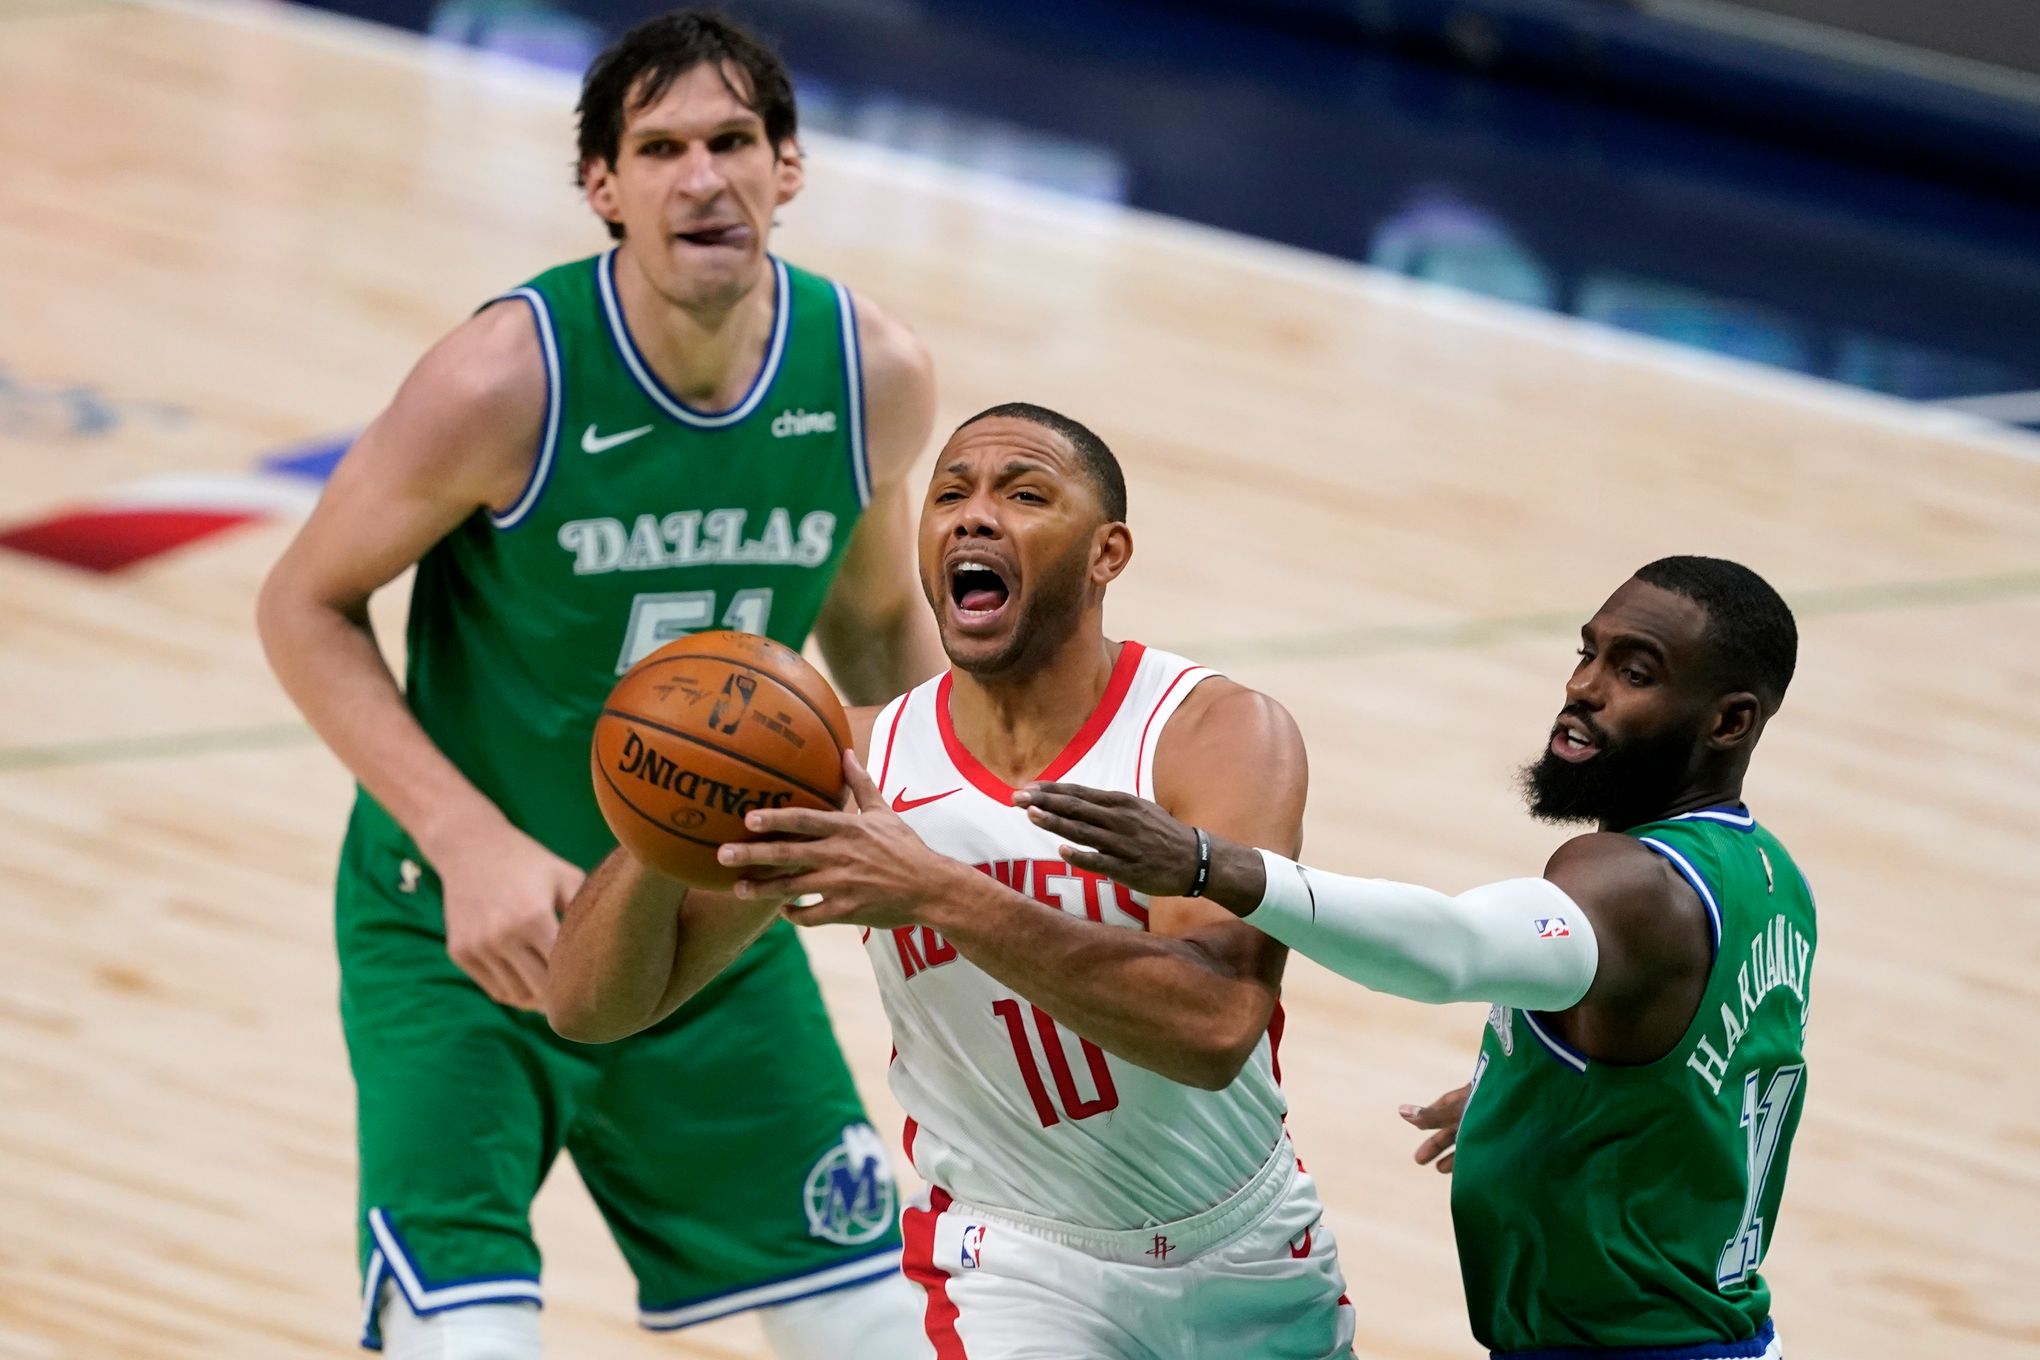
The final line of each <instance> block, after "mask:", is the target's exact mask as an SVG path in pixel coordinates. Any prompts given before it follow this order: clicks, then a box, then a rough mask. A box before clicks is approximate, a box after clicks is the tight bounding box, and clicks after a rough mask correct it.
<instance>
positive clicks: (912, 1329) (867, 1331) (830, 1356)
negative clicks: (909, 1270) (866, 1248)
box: [758, 1272, 934, 1360]
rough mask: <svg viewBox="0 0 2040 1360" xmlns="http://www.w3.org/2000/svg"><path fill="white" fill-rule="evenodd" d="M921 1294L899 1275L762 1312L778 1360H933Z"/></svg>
mask: <svg viewBox="0 0 2040 1360" xmlns="http://www.w3.org/2000/svg"><path fill="white" fill-rule="evenodd" d="M923 1307H924V1304H923V1301H922V1297H921V1291H920V1290H918V1289H916V1288H914V1286H913V1285H911V1284H909V1283H907V1279H906V1277H905V1276H903V1275H900V1274H898V1273H897V1272H894V1273H891V1274H887V1275H882V1276H880V1277H879V1278H878V1279H876V1280H873V1281H871V1282H870V1283H869V1284H860V1285H853V1286H852V1287H850V1288H848V1289H838V1290H834V1291H832V1292H830V1293H827V1294H817V1295H815V1296H813V1297H812V1298H805V1299H799V1300H796V1301H795V1302H793V1303H782V1304H776V1305H774V1306H773V1307H771V1308H762V1309H760V1310H759V1311H758V1319H759V1321H760V1322H762V1323H763V1324H764V1326H765V1340H766V1343H767V1344H768V1345H770V1346H771V1347H772V1353H773V1355H775V1356H777V1357H778V1360H919V1358H920V1357H924V1356H925V1357H928V1360H933V1357H934V1350H933V1348H932V1347H931V1346H930V1345H929V1343H928V1338H927V1333H926V1332H924V1331H923V1330H922V1329H921V1314H922V1310H923Z"/></svg>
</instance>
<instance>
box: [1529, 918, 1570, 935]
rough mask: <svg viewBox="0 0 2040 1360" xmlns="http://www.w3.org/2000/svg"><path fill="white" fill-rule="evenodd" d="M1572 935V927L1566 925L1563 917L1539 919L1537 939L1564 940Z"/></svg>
mask: <svg viewBox="0 0 2040 1360" xmlns="http://www.w3.org/2000/svg"><path fill="white" fill-rule="evenodd" d="M1571 934H1572V927H1571V926H1569V925H1567V924H1566V923H1565V918H1564V917H1563V916H1540V917H1538V918H1537V938H1538V939H1540V940H1563V939H1565V938H1566V937H1567V936H1569V935H1571Z"/></svg>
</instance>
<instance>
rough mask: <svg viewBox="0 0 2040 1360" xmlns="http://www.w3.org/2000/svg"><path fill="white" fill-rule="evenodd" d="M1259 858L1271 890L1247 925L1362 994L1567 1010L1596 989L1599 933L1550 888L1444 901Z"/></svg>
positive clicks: (1405, 887)
mask: <svg viewBox="0 0 2040 1360" xmlns="http://www.w3.org/2000/svg"><path fill="white" fill-rule="evenodd" d="M1261 859H1262V861H1263V863H1264V864H1265V865H1266V868H1267V872H1268V887H1267V891H1266V893H1265V894H1264V895H1263V896H1262V898H1261V905H1260V906H1258V907H1256V908H1255V909H1254V910H1253V911H1252V912H1250V913H1248V914H1247V916H1246V918H1245V919H1246V921H1247V923H1248V924H1249V925H1252V926H1255V927H1257V928H1258V929H1260V930H1261V931H1263V932H1265V933H1266V934H1268V935H1270V936H1272V937H1273V938H1275V939H1277V940H1280V941H1281V942H1282V943H1284V944H1286V945H1288V946H1289V947H1290V948H1291V949H1294V950H1295V951H1296V952H1297V953H1299V954H1304V955H1307V956H1308V957H1310V958H1313V959H1316V960H1317V961H1318V962H1319V963H1321V964H1323V965H1324V966H1325V967H1327V968H1329V969H1331V970H1332V971H1333V972H1335V973H1338V974H1341V975H1342V976H1345V977H1349V978H1351V979H1352V980H1353V981H1355V982H1357V983H1359V984H1360V985H1361V986H1363V987H1371V988H1373V989H1374V990H1375V991H1377V992H1389V993H1391V994H1393V995H1395V996H1406V997H1408V998H1410V999H1411V1000H1412V1001H1428V1002H1431V1003H1434V1004H1442V1003H1444V1002H1448V1001H1487V1002H1495V1003H1499V1004H1501V1005H1504V1006H1517V1007H1520V1008H1522V1009H1524V1010H1533V1011H1562V1010H1566V1009H1568V1008H1569V1007H1571V1006H1574V1005H1576V1004H1577V1003H1578V1002H1579V1000H1580V998H1581V997H1583V996H1585V995H1586V994H1587V988H1588V987H1589V986H1591V985H1592V984H1593V981H1594V969H1595V967H1596V966H1597V965H1598V964H1599V962H1600V948H1599V946H1598V945H1597V944H1596V943H1595V941H1594V927H1593V925H1592V924H1591V923H1590V922H1589V921H1588V920H1587V914H1586V913H1585V912H1584V911H1581V910H1580V908H1579V904H1578V903H1576V902H1574V901H1573V900H1572V898H1570V897H1568V896H1567V895H1566V892H1565V890H1564V889H1563V888H1561V887H1559V886H1558V885H1557V884H1556V883H1553V882H1552V881H1551V880H1549V879H1544V878H1510V879H1504V880H1503V881H1501V882H1500V883H1489V884H1487V885H1486V886H1484V887H1479V888H1474V889H1472V890H1471V891H1468V892H1463V893H1461V894H1460V895H1459V896H1457V897H1448V896H1446V895H1445V894H1444V893H1441V892H1436V891H1434V890H1432V889H1430V888H1420V887H1418V886H1416V885H1415V884H1413V883H1390V882H1388V881H1386V880H1384V879H1379V878H1348V877H1346V876H1345V875H1344V874H1329V873H1326V872H1324V871H1323V870H1321V869H1306V868H1304V867H1303V866H1302V865H1301V864H1298V863H1296V862H1295V861H1294V860H1287V859H1284V858H1283V857H1282V856H1280V855H1275V854H1270V853H1269V852H1268V851H1266V850H1263V851H1262V852H1261Z"/></svg>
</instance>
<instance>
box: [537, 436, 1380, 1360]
mask: <svg viewBox="0 0 2040 1360" xmlns="http://www.w3.org/2000/svg"><path fill="white" fill-rule="evenodd" d="M936 461H937V470H936V474H935V478H934V480H933V482H932V483H931V484H930V486H929V488H928V494H927V498H926V500H925V501H924V503H923V505H922V511H921V533H920V547H921V585H922V588H923V590H925V591H926V593H927V595H928V600H929V603H930V604H931V605H932V606H933V607H934V610H935V615H936V620H937V626H938V627H939V629H940V631H941V635H942V643H943V647H944V650H945V651H947V653H948V655H949V660H950V669H949V671H948V672H947V673H946V674H944V675H942V676H941V677H939V678H938V679H935V680H931V681H929V682H928V683H926V684H923V685H921V686H920V687H919V688H916V689H914V690H912V691H910V692H909V693H907V694H906V695H905V696H903V697H901V698H899V699H895V700H894V701H893V702H892V703H890V704H888V705H887V706H886V707H885V708H884V710H883V711H880V712H873V711H872V710H870V709H860V710H855V711H854V713H853V718H852V724H853V726H854V727H855V728H856V730H857V733H858V744H859V746H860V748H861V749H862V750H864V751H865V752H866V753H867V761H868V763H869V765H870V767H871V768H872V769H874V770H876V771H877V772H878V778H877V780H876V782H874V781H873V780H871V779H870V778H869V777H868V776H867V775H866V774H865V773H864V769H863V766H862V765H860V764H859V763H858V762H857V761H856V760H855V759H854V758H851V759H849V760H846V769H847V772H848V775H849V778H850V781H851V787H852V788H853V790H854V791H855V794H856V801H857V810H856V811H855V812H842V813H799V812H786V811H779V812H761V813H756V814H753V815H752V816H751V817H750V818H749V819H747V820H748V824H749V825H751V826H752V827H753V829H755V830H757V831H759V832H777V833H781V834H782V835H786V836H790V837H799V838H804V839H793V840H784V841H778V842H772V843H767V842H753V843H745V844H739V845H730V846H725V847H724V848H723V850H722V851H721V855H722V858H723V861H724V862H725V863H727V864H731V865H736V866H741V867H744V868H746V870H747V872H748V873H749V874H750V875H751V877H750V879H749V880H747V881H745V882H743V883H740V884H739V885H738V895H737V896H735V897H715V896H710V895H707V894H698V893H686V894H684V896H683V894H682V890H681V889H680V888H679V887H678V886H677V885H676V884H674V883H672V882H671V881H669V880H665V879H663V878H662V877H661V876H660V875H658V874H657V873H656V872H654V871H652V870H650V869H647V868H645V867H644V866H642V865H640V864H639V863H637V862H636V861H635V860H633V859H631V858H630V857H629V856H628V855H627V854H625V853H624V852H622V851H619V852H617V853H616V854H615V855H613V856H612V857H611V858H610V859H609V860H608V861H606V862H605V863H604V864H603V865H602V866H601V867H600V868H599V869H597V870H596V872H595V874H594V875H593V876H592V877H591V878H590V879H589V881H588V884H587V886H586V887H585V888H583V889H582V891H581V894H580V895H579V896H578V897H577V898H576V899H575V901H574V903H573V905H572V907H571V908H570V909H569V910H568V913H567V918H566V921H565V923H564V925H563V926H562V929H561V933H560V941H559V947H558V950H557V952H556V954H555V956H554V964H553V972H552V977H551V1014H552V1017H553V1022H554V1024H556V1025H558V1026H559V1027H560V1028H561V1029H562V1030H563V1031H564V1032H566V1033H569V1034H574V1035H577V1036H579V1037H583V1038H589V1039H608V1038H613V1037H616V1036H619V1035H622V1034H625V1033H628V1032H630V1031H632V1030H635V1029H638V1028H640V1027H642V1026H646V1025H651V1024H656V1023H658V1021H659V1019H660V1017H661V1016H663V1015H664V1014H666V1013H667V1012H668V1011H670V1010H671V1009H672V1008H673V1007H675V1006H678V1005H679V1004H680V1003H681V1002H682V1001H684V1000H685V999H686V998H687V997H688V996H689V995H691V994H692V993H694V992H695V991H696V990H698V989H699V988H701V987H702V986H703V985H704V983H705V982H706V980H707V979H708V978H710V977H712V976H713V975H714V973H715V970H716V969H717V968H718V967H719V966H721V964H722V962H723V961H724V960H726V959H728V958H730V957H733V956H734V955H736V953H737V951H738V950H739V949H741V948H742V946H743V944H744V941H745V940H747V939H748V938H749V937H750V936H751V935H753V934H755V933H756V932H757V931H759V930H762V929H764V928H765V927H766V925H767V924H768V923H770V922H771V921H773V920H774V919H775V918H776V917H777V915H778V914H779V911H780V904H781V903H784V902H786V901H787V900H788V898H789V896H796V897H800V898H803V899H804V897H805V895H806V894H809V893H818V894H820V895H821V898H820V903H819V905H814V906H808V907H804V908H790V907H789V908H788V909H787V910H786V914H787V915H789V916H791V917H792V918H793V919H794V920H796V921H798V922H800V923H802V924H805V925H820V924H828V923H836V922H843V923H849V924H853V925H858V926H861V927H863V928H864V931H865V947H866V950H867V952H868V954H869V956H870V959H871V964H872V968H873V970H874V971H875V972H876V973H877V975H878V982H879V989H880V992H881V994H882V996H883V997H884V1000H885V1007H886V1013H887V1015H888V1016H889V1017H890V1019H891V1022H892V1034H893V1042H894V1045H895V1047H896V1048H897V1056H896V1057H895V1058H894V1060H893V1064H892V1071H891V1080H892V1088H893V1091H894V1093H895V1094H897V1095H898V1096H899V1099H900V1103H901V1104H902V1105H903V1106H904V1107H905V1108H906V1111H907V1113H908V1115H909V1118H908V1121H907V1126H906V1151H907V1156H908V1157H909V1159H910V1160H911V1161H912V1163H913V1165H914V1167H915V1169H916V1170H918V1171H919V1172H920V1173H921V1174H922V1175H923V1176H924V1177H926V1178H927V1179H928V1181H929V1182H931V1188H930V1190H929V1191H928V1194H927V1198H926V1199H924V1200H923V1201H922V1202H921V1203H920V1204H918V1205H917V1206H916V1207H914V1208H912V1209H910V1210H908V1212H907V1214H906V1237H907V1249H906V1267H907V1273H908V1274H909V1275H910V1276H911V1277H912V1278H914V1279H915V1280H916V1281H918V1282H919V1283H920V1284H921V1285H922V1286H923V1287H924V1288H925V1290H926V1291H927V1293H926V1309H925V1322H926V1328H927V1333H928V1337H929V1339H930V1343H931V1345H932V1350H933V1353H934V1354H935V1355H937V1356H939V1357H943V1360H953V1358H954V1357H962V1356H969V1357H971V1360H1000V1357H1012V1360H1020V1358H1021V1357H1033V1356H1082V1357H1085V1360H1156V1357H1163V1356H1166V1357H1170V1360H1194V1358H1196V1357H1209V1358H1210V1360H1221V1358H1223V1360H1237V1358H1238V1357H1242V1356H1253V1357H1256V1360H1291V1358H1294V1360H1302V1358H1303V1357H1327V1356H1343V1355H1345V1354H1347V1353H1348V1348H1349V1345H1350V1342H1351V1338H1352V1332H1353V1322H1352V1308H1351V1306H1350V1305H1349V1304H1347V1302H1346V1300H1345V1298H1344V1293H1343V1289H1344V1286H1343V1284H1342V1282H1341V1279H1340V1274H1339V1266H1338V1260H1337V1254H1336V1248H1335V1245H1334V1243H1333V1240H1332V1234H1331V1231H1330V1229H1329V1228H1328V1227H1327V1226H1326V1225H1325V1223H1324V1222H1323V1220H1322V1215H1323V1209H1322V1207H1321V1205H1320V1204H1319V1202H1318V1199H1317V1195H1316V1192H1315V1190H1314V1189H1313V1188H1312V1184H1311V1180H1310V1178H1309V1177H1308V1176H1307V1175H1305V1174H1304V1171H1303V1168H1302V1166H1301V1165H1300V1164H1299V1163H1298V1161H1297V1158H1296V1153H1295V1151H1294V1150H1293V1149H1292V1148H1291V1146H1290V1144H1289V1140H1288V1138H1287V1136H1286V1135H1285V1134H1284V1132H1283V1128H1282V1116H1283V1100H1282V1095H1281V1092H1280V1090H1279V1088H1278V1087H1277V1084H1276V1079H1275V1061H1274V1058H1275V1055H1274V1039H1275V1037H1276V1036H1278V1035H1279V1033H1280V1028H1281V1019H1280V1012H1279V1010H1278V1008H1277V988H1278V984H1279V982H1280V978H1281V972H1282V963H1283V959H1284V957H1285V951H1284V950H1283V948H1282V947H1281V946H1280V945H1279V944H1277V943H1275V942H1274V941H1273V940H1271V939H1269V938H1268V937H1267V936H1266V935H1264V934H1261V933H1260V932H1258V931H1256V930H1254V929H1253V928H1252V927H1249V926H1244V925H1242V924H1241V923H1240V922H1239V921H1238V920H1237V919H1235V918H1234V917H1233V915H1232V914H1231V913H1230V912H1228V911H1226V910H1225V909H1223V908H1221V907H1215V906H1213V905H1212V904H1211V903H1208V902H1201V901H1197V900H1195V897H1194V895H1190V894H1186V893H1185V892H1184V891H1183V889H1182V888H1178V889H1176V890H1175V891H1173V892H1172V893H1170V894H1165V895H1154V896H1150V895H1149V894H1146V893H1141V892H1127V891H1124V890H1121V889H1118V888H1115V887H1114V886H1113V885H1112V884H1111V883H1109V882H1108V881H1107V880H1105V879H1104V878H1103V877H1102V876H1101V875H1098V874H1095V873H1090V872H1087V871H1081V870H1076V869H1072V868H1070V867H1069V866H1068V865H1066V864H1064V863H1063V862H1062V861H1061V860H1059V859H1058V858H1056V854H1055V850H1056V845H1057V841H1056V838H1055V837H1053V836H1051V835H1049V834H1048V833H1047V832H1044V831H1042V830H1041V829H1040V828H1038V827H1035V826H1033V825H1032V824H1030V823H1029V821H1028V819H1027V816H1026V814H1025V813H1023V812H1022V811H1021V810H1020V809H1018V808H1016V807H1014V806H1013V790H1014V788H1015V786H1016V785H1019V784H1022V783H1025V782H1026V781H1027V780H1029V779H1032V778H1035V777H1036V776H1039V775H1043V774H1046V775H1048V776H1050V777H1060V776H1063V775H1065V774H1067V775H1070V776H1072V777H1075V778H1080V779H1084V780H1087V781H1089V782H1091V783H1095V784H1100V785H1103V786H1105V787H1110V788H1121V789H1125V790H1127V791H1129V792H1130V793H1142V794H1150V793H1151V794H1152V795H1153V796H1154V797H1155V798H1157V799H1159V800H1160V801H1161V803H1162V804H1163V805H1164V806H1166V807H1170V808H1172V809H1174V810H1175V811H1176V812H1178V813H1180V814H1181V815H1183V816H1185V817H1187V818H1190V819H1191V820H1193V821H1197V822H1199V823H1200V824H1205V823H1208V824H1211V825H1217V826H1222V827H1224V828H1226V832H1227V834H1228V835H1229V836H1231V837H1233V838H1234V839H1236V840H1238V841H1240V842H1241V843H1243V844H1248V845H1266V846H1271V847H1274V848H1276V849H1278V850H1283V851H1285V852H1290V851H1294V849H1295V848H1296V846H1297V843H1298V839H1299V835H1300V823H1301V817H1302V812H1303V800H1304V785H1305V771H1304V758H1303V748H1302V743H1301V741H1300V739H1299V737H1298V735H1297V732H1296V727H1295V725H1294V724H1293V723H1292V722H1291V721H1290V720H1289V715H1288V714H1287V713H1285V712H1284V711H1283V710H1282V709H1281V707H1280V706H1278V705H1277V704H1275V703H1274V702H1272V701H1271V700H1269V699H1267V698H1265V697H1264V696H1262V695H1259V694H1256V693H1254V692H1253V691H1252V690H1248V689H1245V688H1242V687H1241V686H1239V685H1236V684H1234V683H1232V682H1231V681H1228V680H1226V679H1223V678H1222V677H1218V676H1215V675H1213V674H1212V673H1211V672H1210V671H1208V670H1205V669H1203V668H1202V667H1199V666H1197V665H1195V664H1194V663H1192V662H1189V661H1186V660H1184V659H1183V658H1181V657H1177V656H1170V655H1167V654H1166V653H1163V652H1160V651H1156V650H1154V649H1151V648H1144V647H1142V646H1141V645H1140V644H1139V643H1137V642H1114V641H1111V640H1110V639H1108V638H1107V637H1106V635H1105V632H1104V626H1103V612H1104V603H1105V592H1106V588H1107V587H1108V586H1109V585H1110V584H1111V582H1112V581H1113V580H1114V579H1115V578H1116V577H1117V576H1118V575H1119V573H1120V572H1121V571H1122V570H1124V569H1125V567H1126V564H1127V559H1128V557H1129V556H1130V555H1131V552H1132V548H1133V542H1132V538H1131V537H1130V535H1129V533H1128V531H1127V527H1126V523H1125V518H1126V490H1125V483H1124V481H1123V480H1122V478H1121V476H1120V471H1119V465H1118V463H1117V461H1116V460H1115V459H1114V458H1113V456H1112V454H1111V452H1110V450H1109V449H1107V448H1106V447H1105V445H1104V444H1103V443H1101V442H1100V441H1099V440H1098V438H1097V436H1096V435H1094V434H1092V433H1091V432H1090V431H1089V430H1087V429H1085V428H1084V427H1083V426H1081V425H1079V424H1077V423H1075V422H1074V421H1071V420H1068V419H1067V418H1065V417H1062V416H1059V415H1057V414H1056V413H1054V412H1052V411H1047V410H1044V409H1042V408H1040V407H1035V406H1029V405H1025V404H1017V403H1016V404H1012V405H1008V406H1003V407H997V408H994V409H993V410H991V411H988V412H985V413H984V414H983V415H980V416H978V417H975V418H973V419H972V420H970V421H968V422H966V423H965V424H964V425H963V426H962V427H961V428H960V429H958V430H957V432H956V433H955V434H954V435H952V436H951V437H950V440H949V442H948V444H947V445H946V446H945V448H944V449H943V451H942V453H941V455H940V456H939V457H938V458H937V460H936ZM1242 767H1252V768H1253V769H1254V770H1255V771H1256V773H1257V777H1256V778H1255V779H1254V780H1251V781H1246V780H1240V779H1238V778H1235V777H1234V774H1235V772H1236V771H1237V770H1238V769H1240V768H1242ZM1186 886H1187V885H1186ZM676 901H677V902H678V910H677V911H676V910H675V903H676ZM680 1013H681V1014H682V1015H683V1016H684V1015H686V1014H687V1013H688V1012H687V1011H684V1010H683V1011H682V1012H680ZM788 1031H789V1025H788V1024H786V1023H781V1024H780V1025H778V1026H777V1027H776V1029H775V1033H777V1034H779V1035H785V1034H787V1033H788ZM920 1353H921V1354H927V1353H928V1350H927V1349H925V1348H924V1349H923V1350H922V1351H921V1352H920Z"/></svg>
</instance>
